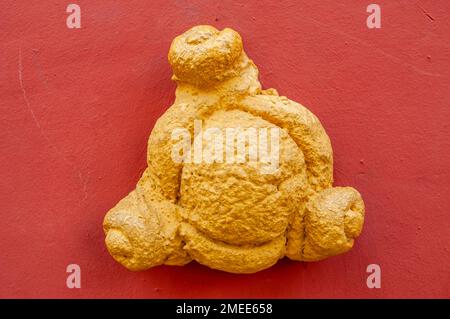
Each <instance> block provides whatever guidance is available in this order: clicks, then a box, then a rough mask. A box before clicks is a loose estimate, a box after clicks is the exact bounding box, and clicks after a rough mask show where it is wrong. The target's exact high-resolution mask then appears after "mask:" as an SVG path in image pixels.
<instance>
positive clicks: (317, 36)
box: [0, 0, 450, 298]
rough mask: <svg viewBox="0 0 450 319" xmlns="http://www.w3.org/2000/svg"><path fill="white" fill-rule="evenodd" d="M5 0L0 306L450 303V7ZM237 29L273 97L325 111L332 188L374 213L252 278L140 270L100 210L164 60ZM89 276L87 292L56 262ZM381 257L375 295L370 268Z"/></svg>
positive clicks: (155, 102) (129, 180)
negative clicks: (374, 12) (341, 243)
mask: <svg viewBox="0 0 450 319" xmlns="http://www.w3.org/2000/svg"><path fill="white" fill-rule="evenodd" d="M68 3H70V2H67V1H54V0H52V1H39V2H38V1H33V2H30V1H24V0H22V1H2V2H1V4H0V12H1V13H0V30H1V33H0V45H1V51H0V52H1V53H0V66H1V73H0V87H1V99H0V105H1V113H0V121H1V144H0V145H1V158H0V161H1V162H0V163H1V165H0V166H1V192H0V196H1V197H0V202H1V204H0V205H1V206H0V212H1V219H0V220H1V221H0V223H1V237H0V251H1V258H0V297H64V298H72V297H149V298H167V297H170V298H172V297H288V298H289V297H300V298H304V297H355V298H359V297H447V298H448V297H450V292H449V291H450V271H449V264H450V252H449V242H450V232H449V230H450V227H449V215H448V214H449V208H450V207H449V206H450V205H449V195H448V194H449V192H450V187H449V186H450V173H449V171H450V170H449V168H450V152H449V147H450V145H449V134H448V130H449V119H450V107H449V100H450V47H449V43H448V39H449V36H450V27H449V20H450V4H449V2H448V1H445V0H443V1H431V0H430V1H423V2H420V1H419V2H417V1H378V2H377V3H379V4H380V5H381V8H382V28H381V29H377V30H375V29H368V28H367V27H366V17H367V16H368V14H367V13H366V7H367V5H368V4H369V3H370V2H369V1H297V0H296V1H285V2H283V4H277V2H274V1H260V0H258V1H246V2H245V4H240V1H220V2H214V1H181V0H180V1H86V0H83V1H77V2H76V3H78V4H79V5H80V7H81V26H82V28H81V29H78V30H77V29H68V28H67V27H66V17H67V13H66V6H67V4H68ZM202 23H203V24H213V25H215V26H217V27H219V28H222V27H225V26H229V27H232V28H234V29H236V30H237V31H239V32H240V33H241V35H242V37H243V39H244V45H245V49H246V51H247V53H248V54H249V56H250V57H251V58H252V59H253V60H254V61H255V63H256V64H257V65H258V66H259V69H260V78H261V81H262V83H263V85H264V87H266V88H269V87H275V88H277V89H278V91H279V92H280V94H283V95H286V96H288V97H290V98H292V99H293V100H297V101H299V102H301V103H302V104H304V105H306V106H308V107H309V108H310V109H311V110H312V111H313V112H314V113H315V114H317V115H318V116H319V118H320V119H321V121H322V123H323V125H324V126H325V128H326V130H327V132H328V134H329V135H330V137H331V140H332V143H333V147H334V151H335V180H336V184H337V185H351V186H354V187H356V188H357V189H358V190H360V192H361V193H362V194H363V197H364V199H365V203H366V206H367V217H366V224H365V229H364V231H363V234H362V235H361V237H360V238H359V240H358V241H357V243H356V245H355V247H354V249H353V250H352V251H351V252H349V253H347V254H345V255H341V256H338V257H334V258H330V259H328V260H326V261H323V262H318V263H310V264H306V263H299V262H292V261H289V260H282V261H280V262H279V263H278V264H277V265H276V266H274V267H272V268H271V269H269V270H266V271H263V272H260V273H257V274H253V275H232V274H227V273H222V272H218V271H214V270H211V269H208V268H206V267H203V266H201V265H198V264H196V263H191V264H190V265H188V266H186V267H166V266H162V267H157V268H154V269H151V270H149V271H146V272H139V273H133V272H129V271H127V270H126V269H124V268H122V267H121V266H120V265H119V264H117V263H116V262H114V261H113V260H112V258H111V257H110V256H109V254H108V253H107V251H106V249H105V246H104V243H103V239H104V235H103V232H102V227H101V223H102V220H103V216H104V214H105V213H106V212H107V211H108V209H109V208H111V207H112V206H113V205H115V204H116V202H117V201H118V200H119V199H121V198H122V197H123V196H125V195H126V194H127V193H128V192H129V191H131V190H132V189H133V188H134V185H135V183H136V182H137V180H138V178H139V176H140V174H141V173H142V171H143V169H144V167H145V152H146V142H147V138H148V135H149V133H150V131H151V129H152V127H153V125H154V123H155V121H156V119H157V118H158V117H159V116H160V115H161V114H162V113H163V112H164V110H166V108H167V107H168V106H169V105H170V104H171V103H172V101H173V97H174V88H175V86H174V84H173V83H172V82H171V81H170V76H171V72H170V68H169V65H168V63H167V59H166V55H167V52H168V48H169V45H170V42H171V40H172V38H173V37H174V36H175V35H178V34H180V33H182V32H183V31H185V30H186V29H187V28H189V27H191V26H193V25H196V24H202ZM70 263H76V264H79V265H80V267H81V281H82V283H81V284H82V287H81V289H68V288H67V287H66V276H67V274H66V272H65V270H66V266H67V265H68V264H70ZM372 263H375V264H379V265H380V266H381V269H382V287H381V289H368V288H367V286H366V277H367V273H366V267H367V265H368V264H372Z"/></svg>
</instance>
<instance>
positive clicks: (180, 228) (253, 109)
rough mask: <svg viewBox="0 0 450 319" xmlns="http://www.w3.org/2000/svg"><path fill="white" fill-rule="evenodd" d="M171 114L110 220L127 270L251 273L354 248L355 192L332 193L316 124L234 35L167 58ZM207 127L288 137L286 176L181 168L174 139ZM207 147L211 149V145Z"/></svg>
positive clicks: (197, 31)
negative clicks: (262, 74) (270, 81)
mask: <svg viewBox="0 0 450 319" xmlns="http://www.w3.org/2000/svg"><path fill="white" fill-rule="evenodd" d="M169 63H170V64H171V66H172V69H173V73H174V75H173V80H174V81H176V83H177V90H176V99H175V102H174V104H173V105H172V106H171V107H170V108H169V109H168V110H167V111H166V113H165V114H164V115H163V116H162V117H161V118H160V119H159V120H158V121H157V123H156V125H155V127H154V129H153V131H152V133H151V135H150V138H149V141H148V152H147V154H148V156H147V162H148V167H147V169H146V171H145V172H144V174H143V176H142V177H141V179H140V180H139V182H138V184H137V186H136V189H135V190H134V191H132V192H131V193H130V194H129V195H128V196H127V197H125V198H124V199H122V200H121V201H120V202H119V203H118V204H117V205H116V206H115V207H114V208H112V209H111V210H110V211H109V212H108V214H107V215H106V217H105V220H104V231H105V234H106V245H107V248H108V250H109V252H110V254H111V255H112V256H113V257H114V258H115V259H116V260H117V261H118V262H120V263H121V264H122V265H124V266H125V267H127V268H128V269H130V270H144V269H148V268H150V267H153V266H157V265H161V264H168V265H184V264H186V263H188V262H190V261H191V260H196V261H197V262H199V263H201V264H204V265H206V266H208V267H211V268H214V269H219V270H223V271H227V272H233V273H253V272H257V271H260V270H262V269H265V268H268V267H270V266H272V265H273V264H275V263H276V262H277V261H278V260H279V259H280V258H282V257H284V256H287V257H288V258H290V259H293V260H299V261H317V260H321V259H324V258H327V257H330V256H334V255H337V254H340V253H344V252H346V251H348V250H349V249H351V248H352V246H353V242H354V238H356V237H357V236H358V235H359V234H360V232H361V229H362V226H363V220H364V203H363V200H362V198H361V196H360V194H359V193H358V192H357V191H356V190H355V189H353V188H351V187H333V186H332V183H333V153H332V148H331V144H330V140H329V138H328V136H327V134H326V133H325V130H324V129H323V127H322V125H321V123H320V121H319V120H318V118H317V117H316V116H315V115H314V114H312V113H311V112H310V111H309V110H308V109H307V108H305V107H304V106H302V105H300V104H298V103H296V102H293V101H291V100H289V99H287V98H286V97H283V96H279V95H278V93H277V91H276V90H274V89H268V90H263V89H262V88H261V85H260V83H259V81H258V70H257V68H256V66H255V65H254V63H253V62H252V61H251V60H250V59H249V58H248V57H247V55H246V54H245V52H244V50H243V44H242V39H241V37H240V35H239V34H238V33H237V32H235V31H234V30H231V29H228V28H225V29H224V30H222V31H219V30H217V29H215V28H214V27H211V26H203V25H202V26H196V27H194V28H191V29H190V30H188V31H187V32H185V33H184V34H182V35H180V36H178V37H176V38H175V39H174V41H173V43H172V46H171V48H170V51H169ZM195 120H202V121H203V123H204V127H205V128H208V127H211V128H218V129H219V130H222V131H225V129H226V128H230V127H236V128H267V129H269V128H280V143H279V148H280V154H279V169H278V170H277V171H276V172H274V173H273V174H263V173H262V172H261V166H260V165H259V164H261V163H258V162H245V163H231V164H230V163H226V162H223V163H218V162H213V163H206V162H200V163H196V162H195V161H194V162H191V163H184V164H183V163H178V162H176V161H174V160H173V158H172V150H173V147H174V143H175V141H174V140H173V139H172V132H173V131H174V130H175V129H179V128H185V129H186V130H187V131H189V132H190V134H191V136H192V140H194V139H195V136H193V134H194V121H195ZM204 147H205V148H208V147H211V145H208V143H206V145H205V146H204Z"/></svg>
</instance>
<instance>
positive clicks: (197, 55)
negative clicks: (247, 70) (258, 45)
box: [168, 25, 243, 86]
mask: <svg viewBox="0 0 450 319" xmlns="http://www.w3.org/2000/svg"><path fill="white" fill-rule="evenodd" d="M242 52H243V47H242V39H241V36H240V35H239V33H237V32H236V31H234V30H232V29H229V28H225V29H223V30H222V31H219V30H217V29H216V28H214V27H212V26H208V25H201V26H196V27H193V28H191V29H189V30H188V31H186V32H185V33H183V34H182V35H180V36H178V37H176V38H175V39H174V40H173V42H172V45H171V47H170V50H169V55H168V59H169V63H170V65H171V66H172V70H173V73H174V79H175V80H177V81H181V82H186V83H189V84H192V85H195V86H208V85H210V84H211V83H217V82H220V81H223V80H225V79H227V78H229V77H231V76H232V75H233V74H235V73H234V72H232V71H233V70H235V69H237V68H238V67H239V66H238V65H237V63H236V61H237V60H238V59H239V57H240V56H241V54H242Z"/></svg>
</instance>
